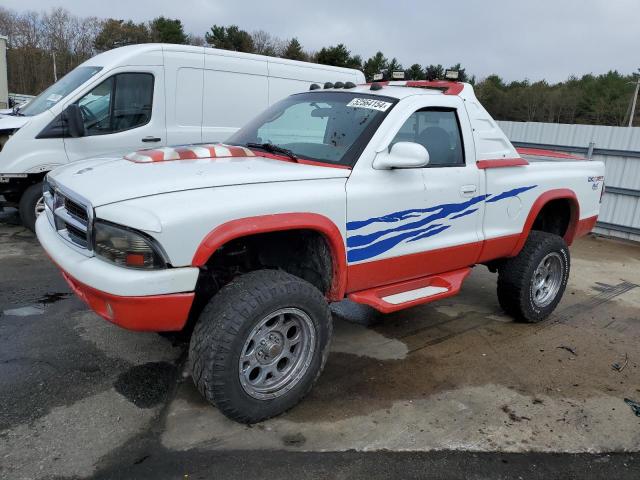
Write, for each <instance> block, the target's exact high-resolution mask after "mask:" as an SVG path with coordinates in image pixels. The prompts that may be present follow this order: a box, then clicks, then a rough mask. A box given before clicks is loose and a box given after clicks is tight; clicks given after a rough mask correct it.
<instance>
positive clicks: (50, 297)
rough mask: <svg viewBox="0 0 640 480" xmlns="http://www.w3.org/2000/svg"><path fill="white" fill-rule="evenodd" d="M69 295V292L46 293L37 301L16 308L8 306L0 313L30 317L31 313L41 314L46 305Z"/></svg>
mask: <svg viewBox="0 0 640 480" xmlns="http://www.w3.org/2000/svg"><path fill="white" fill-rule="evenodd" d="M69 296H71V294H70V293H46V294H45V295H43V296H42V297H41V298H40V299H38V302H37V303H32V304H30V305H24V306H22V307H17V308H9V309H7V310H4V311H3V312H2V313H3V314H4V315H7V316H11V317H30V316H33V315H42V314H43V313H44V311H45V310H46V308H47V305H51V304H53V303H56V302H59V301H60V300H63V299H65V298H67V297H69Z"/></svg>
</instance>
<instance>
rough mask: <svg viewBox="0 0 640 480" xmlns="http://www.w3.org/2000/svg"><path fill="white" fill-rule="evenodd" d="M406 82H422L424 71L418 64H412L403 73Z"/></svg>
mask: <svg viewBox="0 0 640 480" xmlns="http://www.w3.org/2000/svg"><path fill="white" fill-rule="evenodd" d="M404 75H405V78H406V79H407V80H424V71H423V70H422V67H421V66H420V64H419V63H414V64H413V65H411V66H410V67H409V68H408V69H407V70H406V71H405V72H404Z"/></svg>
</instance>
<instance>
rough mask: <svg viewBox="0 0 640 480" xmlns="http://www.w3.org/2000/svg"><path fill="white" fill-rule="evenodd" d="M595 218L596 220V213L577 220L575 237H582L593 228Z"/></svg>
mask: <svg viewBox="0 0 640 480" xmlns="http://www.w3.org/2000/svg"><path fill="white" fill-rule="evenodd" d="M597 220H598V216H597V215H595V216H593V217H589V218H583V219H582V220H578V225H576V234H575V238H578V237H584V236H585V235H586V234H587V233H589V232H590V231H591V230H593V227H595V226H596V221H597Z"/></svg>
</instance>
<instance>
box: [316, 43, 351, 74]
mask: <svg viewBox="0 0 640 480" xmlns="http://www.w3.org/2000/svg"><path fill="white" fill-rule="evenodd" d="M315 60H316V62H317V63H321V64H323V65H333V66H334V67H346V68H360V67H361V66H362V58H360V56H359V55H356V56H354V57H352V56H351V52H350V51H349V50H348V49H347V47H345V46H344V44H342V43H339V44H338V45H336V46H335V47H323V48H322V49H321V50H320V51H319V52H318V53H317V54H316V58H315Z"/></svg>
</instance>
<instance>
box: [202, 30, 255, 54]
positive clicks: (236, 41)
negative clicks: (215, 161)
mask: <svg viewBox="0 0 640 480" xmlns="http://www.w3.org/2000/svg"><path fill="white" fill-rule="evenodd" d="M204 39H205V40H206V42H207V43H208V44H209V45H213V46H214V47H216V48H222V49H223V50H233V51H236V52H247V53H253V51H254V45H253V39H252V38H251V35H249V33H248V32H247V31H245V30H240V28H238V26H237V25H231V26H229V27H224V26H218V25H214V26H212V27H211V31H209V32H207V33H205V34H204Z"/></svg>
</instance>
